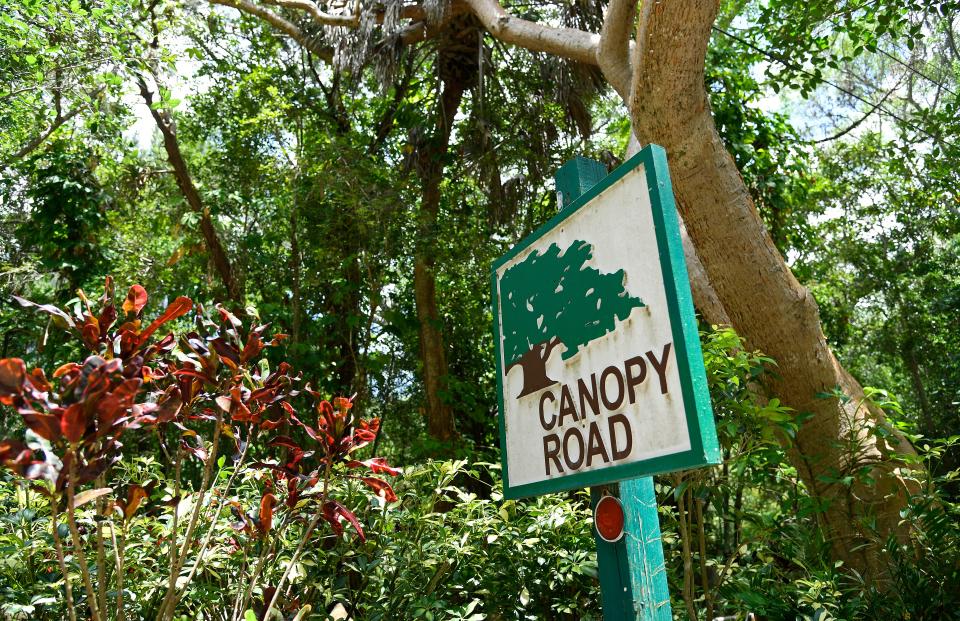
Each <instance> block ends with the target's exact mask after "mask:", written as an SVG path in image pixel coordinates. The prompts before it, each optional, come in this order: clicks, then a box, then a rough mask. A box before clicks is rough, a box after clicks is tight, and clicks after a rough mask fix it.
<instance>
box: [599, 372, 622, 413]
mask: <svg viewBox="0 0 960 621" xmlns="http://www.w3.org/2000/svg"><path fill="white" fill-rule="evenodd" d="M611 375H612V376H614V377H615V378H616V379H617V398H616V399H609V398H608V395H607V377H609V376H611ZM600 398H601V399H602V400H603V406H604V407H605V408H607V409H608V410H616V409H617V408H619V407H620V405H621V404H622V403H623V375H621V374H620V369H618V368H617V367H607V368H606V369H604V370H603V373H601V374H600Z"/></svg>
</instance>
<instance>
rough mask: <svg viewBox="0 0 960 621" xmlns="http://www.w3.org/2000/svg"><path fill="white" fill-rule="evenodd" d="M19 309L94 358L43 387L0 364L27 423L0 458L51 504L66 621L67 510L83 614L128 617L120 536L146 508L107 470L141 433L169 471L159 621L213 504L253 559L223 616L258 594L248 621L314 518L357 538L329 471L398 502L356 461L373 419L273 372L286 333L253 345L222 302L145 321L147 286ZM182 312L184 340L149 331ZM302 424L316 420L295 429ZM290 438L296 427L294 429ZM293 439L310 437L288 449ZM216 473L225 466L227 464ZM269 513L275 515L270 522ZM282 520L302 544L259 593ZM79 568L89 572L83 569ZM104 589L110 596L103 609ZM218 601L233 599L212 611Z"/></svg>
mask: <svg viewBox="0 0 960 621" xmlns="http://www.w3.org/2000/svg"><path fill="white" fill-rule="evenodd" d="M15 299H16V300H17V301H18V302H19V303H20V304H21V305H23V306H29V307H36V308H39V309H40V310H41V311H43V312H45V313H48V314H49V315H50V316H51V318H52V321H53V322H54V323H55V324H56V325H58V326H59V327H61V328H63V329H66V330H67V331H68V332H70V333H71V334H73V335H74V336H75V337H77V338H78V339H79V340H80V342H81V343H82V345H83V347H84V348H85V349H86V350H87V351H88V352H89V354H90V355H89V356H88V357H87V358H86V359H85V360H84V361H83V362H79V363H67V364H64V365H63V366H61V367H60V368H58V369H57V370H56V371H54V372H53V374H52V380H49V379H48V378H47V376H46V375H45V373H44V372H43V370H41V369H33V370H32V371H28V370H27V368H26V365H25V364H24V362H23V360H21V359H19V358H6V359H2V360H0V405H5V406H10V407H12V408H13V409H14V410H16V412H17V413H18V414H19V415H20V417H21V419H22V420H23V423H24V425H25V426H26V427H27V429H28V431H27V434H26V438H25V441H20V440H3V441H0V462H2V463H3V464H4V465H5V466H6V467H8V468H9V469H11V470H12V471H13V472H14V473H16V474H17V475H19V476H21V477H23V478H25V479H28V480H30V481H32V482H33V484H32V488H33V489H34V490H35V491H36V492H39V493H40V494H42V495H43V496H44V497H46V498H47V500H48V502H49V506H50V513H51V532H52V535H53V540H54V546H55V550H56V555H57V560H58V563H59V566H60V570H61V572H62V573H63V576H64V590H65V597H66V605H67V610H68V612H69V616H70V619H71V621H75V619H76V618H77V616H76V615H77V609H78V605H77V604H75V602H74V598H73V593H72V590H71V582H70V572H69V570H68V567H67V563H66V558H67V556H66V552H65V546H64V542H63V541H62V540H61V537H60V534H59V529H58V526H59V523H60V521H61V516H66V523H67V526H68V529H69V533H70V549H72V552H73V555H74V561H75V562H76V563H77V564H78V565H79V570H80V575H81V579H82V582H83V589H84V592H85V595H86V597H85V604H86V607H87V608H88V609H89V617H90V618H92V619H94V620H95V621H105V620H106V619H109V618H115V619H123V618H124V610H125V602H124V585H123V577H124V574H125V570H124V546H125V542H126V535H127V527H128V524H129V523H130V521H131V520H132V519H133V518H134V516H135V515H136V513H137V511H138V509H139V508H141V507H143V506H144V505H145V504H148V503H150V498H149V495H150V492H149V490H148V489H146V487H145V486H140V485H136V484H131V485H128V486H127V488H126V490H123V491H121V490H120V489H117V486H116V485H115V483H114V481H113V479H112V474H113V468H112V466H114V465H115V464H116V463H117V462H118V461H119V460H121V459H122V458H123V457H124V453H123V440H124V437H125V436H127V437H130V436H132V435H133V434H141V437H138V438H134V439H135V440H137V441H139V444H143V443H144V442H149V441H150V437H153V438H155V439H156V441H157V442H158V443H159V449H160V451H162V453H163V454H164V455H165V456H166V459H167V461H168V463H169V464H170V465H171V467H172V469H173V474H172V479H173V488H174V489H173V498H172V499H171V500H170V501H168V502H165V503H160V502H156V503H154V504H155V505H156V506H155V507H154V509H157V510H160V511H167V512H169V513H170V520H169V523H170V524H171V525H172V526H171V527H170V529H169V532H167V533H166V535H165V537H163V539H164V540H165V542H166V552H165V554H164V556H165V557H166V559H167V560H166V563H167V565H168V567H167V569H168V572H167V578H168V579H167V583H166V589H165V590H163V595H162V598H159V597H158V603H157V605H156V607H155V612H156V619H158V621H167V620H169V619H171V618H172V617H173V614H174V611H175V610H176V608H177V605H178V603H179V601H180V599H181V597H182V595H183V593H184V592H185V590H186V589H187V588H189V585H190V583H191V581H192V580H193V578H194V576H195V575H196V573H197V571H198V569H199V568H201V566H202V563H201V559H202V558H203V555H204V553H205V552H206V551H207V550H208V549H209V547H210V545H211V543H212V540H213V538H214V537H215V536H216V535H217V531H216V529H215V524H216V523H217V521H218V520H219V518H220V517H221V514H222V512H223V511H224V510H225V509H228V510H229V511H230V512H232V516H233V519H234V520H235V521H234V523H233V527H234V529H235V530H236V531H237V532H238V537H240V538H245V541H244V543H243V546H242V547H243V549H244V550H245V552H244V554H245V555H246V551H247V550H248V549H250V548H251V546H255V549H256V550H257V556H256V558H255V561H254V562H252V563H249V564H248V563H245V564H244V567H245V568H247V571H248V574H249V575H245V576H237V583H238V584H240V585H245V586H244V587H242V588H240V589H238V591H237V594H236V597H235V598H234V601H233V604H232V610H231V614H230V616H229V618H230V619H239V618H242V616H243V615H244V613H245V611H246V610H247V609H248V607H249V606H251V605H252V597H253V594H254V592H255V590H256V588H257V587H258V586H260V587H261V590H262V592H263V593H264V601H263V605H264V608H263V613H262V616H261V617H260V618H269V617H270V612H271V610H272V609H273V608H274V607H275V606H276V605H277V601H278V599H279V598H280V597H281V594H282V593H283V587H284V585H285V583H286V581H287V580H288V579H289V578H290V574H291V569H292V568H293V567H294V566H295V565H296V563H297V562H298V561H299V559H300V556H301V554H302V553H303V550H304V548H305V546H306V545H307V543H308V542H309V541H310V540H311V537H312V536H313V535H314V533H315V531H316V527H317V525H318V524H319V523H320V521H321V520H322V521H324V522H326V523H327V524H329V525H330V527H331V529H332V530H333V532H334V533H335V534H336V535H337V536H340V535H342V533H343V527H344V524H346V523H348V524H350V525H351V526H352V527H353V528H354V529H355V531H356V535H357V537H358V538H359V539H360V540H365V535H364V532H363V528H362V526H361V524H360V522H359V520H358V519H357V517H356V516H355V515H354V514H353V512H351V511H350V509H348V508H347V507H346V506H344V505H343V504H342V503H341V502H340V501H338V500H337V499H335V498H333V497H332V495H331V493H330V492H331V489H332V482H333V481H334V479H335V478H336V477H341V478H349V479H354V480H357V481H360V482H362V483H363V484H365V485H366V486H368V487H369V488H370V489H372V490H373V492H374V493H375V494H376V495H377V496H379V497H380V498H382V499H383V500H384V501H385V502H392V501H395V500H396V496H395V494H394V492H393V489H392V488H391V486H390V484H389V483H388V482H387V481H385V480H384V479H382V478H378V477H376V476H373V475H383V474H386V475H396V474H398V473H399V470H398V469H395V468H392V467H390V466H389V465H388V464H387V463H386V462H385V461H384V460H383V459H380V458H371V459H367V460H364V461H360V460H357V459H355V458H354V457H353V453H354V452H355V451H356V450H357V449H360V448H362V447H364V446H366V445H367V444H369V443H371V442H372V441H373V440H374V439H375V438H376V435H377V432H378V431H379V420H378V419H372V420H363V419H361V418H359V417H357V416H356V415H355V414H354V403H353V401H352V399H349V398H345V397H337V398H335V399H334V400H333V403H330V402H329V401H326V400H324V399H323V398H322V397H321V395H320V394H319V393H318V392H316V391H315V390H312V389H310V387H309V386H305V387H302V388H299V387H298V386H299V384H300V379H301V378H300V376H299V375H294V373H293V371H292V369H291V367H290V365H289V364H287V363H286V362H281V363H280V364H279V365H278V366H277V367H276V369H275V370H273V371H272V372H271V371H270V370H269V366H268V364H267V361H266V360H265V359H264V358H263V356H262V354H263V352H264V350H265V348H268V347H272V346H276V345H278V344H279V343H280V342H281V341H282V339H283V338H284V337H285V335H282V334H276V335H273V336H272V337H265V336H264V335H265V332H266V331H267V327H268V326H266V325H254V326H251V327H250V328H249V329H246V330H245V329H244V326H243V323H242V322H241V321H240V320H239V319H238V318H237V317H236V316H235V315H234V314H233V313H231V312H230V311H229V310H227V309H225V308H223V307H222V306H219V305H218V306H217V307H216V314H215V315H214V316H213V317H212V318H211V317H208V316H207V315H206V314H204V312H203V311H202V309H195V308H194V304H193V302H192V301H191V300H190V299H188V298H185V297H179V298H177V299H176V300H174V301H173V302H172V303H170V304H169V305H168V306H167V308H166V310H164V312H163V313H161V315H160V316H159V317H157V318H156V319H154V320H153V321H152V322H150V323H148V324H146V322H145V320H144V319H143V309H144V307H145V306H146V304H147V293H146V291H145V290H144V289H143V287H141V286H139V285H134V286H133V287H131V288H130V289H129V291H128V292H127V296H126V298H125V299H124V301H123V302H122V304H121V305H120V307H119V309H118V308H117V306H116V304H115V303H114V287H113V283H112V280H111V279H109V278H108V279H107V282H106V286H105V290H104V294H103V296H102V297H101V298H100V300H99V303H98V304H94V303H93V302H91V301H90V300H89V299H87V298H86V297H85V296H84V295H83V294H82V292H81V293H80V302H79V303H78V304H77V305H76V306H75V308H74V309H73V311H72V313H71V312H68V311H67V310H63V309H60V308H57V307H54V306H50V305H38V304H34V303H33V302H29V301H27V300H24V299H21V298H15ZM95 307H96V308H95ZM195 310H196V312H194V311H195ZM191 312H193V328H192V329H191V330H189V331H187V332H185V333H183V334H179V335H175V334H173V333H166V334H164V335H163V336H158V335H159V333H160V329H161V328H163V327H164V325H165V324H167V323H168V322H171V321H173V320H176V319H179V318H182V317H184V316H186V315H188V314H190V313H191ZM304 403H306V404H307V406H308V407H309V411H310V412H311V414H310V415H309V416H307V415H305V414H298V411H297V409H296V407H295V404H297V405H299V406H300V407H302V405H301V404H304ZM314 417H315V421H316V422H315V423H308V422H304V421H305V420H314ZM298 428H299V429H302V433H301V432H296V431H295V430H296V429H298ZM297 435H299V436H305V437H306V438H307V439H308V441H307V442H305V443H301V442H299V441H298V440H296V439H294V436H297ZM148 436H150V437H148ZM251 446H254V447H256V448H255V449H254V450H251ZM225 447H227V448H229V449H230V450H231V458H232V459H231V461H232V462H233V463H232V470H231V471H230V475H229V476H219V474H220V473H218V472H215V470H216V469H217V468H218V455H220V453H221V451H224V450H226V449H225ZM252 453H258V454H259V457H258V458H257V459H256V461H254V460H253V459H251V458H250V455H251V454H252ZM191 458H192V459H197V460H199V462H201V464H202V475H201V476H200V481H199V484H198V485H195V486H193V489H190V490H187V489H185V488H183V487H182V486H185V480H184V477H183V476H182V475H183V465H184V462H185V460H186V459H191ZM219 463H220V464H221V466H220V467H225V466H226V464H225V460H221V461H220V462H219ZM250 469H263V470H264V471H267V472H270V473H271V474H272V476H270V477H268V478H266V485H265V487H264V489H263V493H262V497H261V500H260V502H259V506H257V507H253V508H251V509H250V510H245V507H244V506H242V504H241V502H240V501H239V500H236V499H231V496H230V494H231V490H232V489H233V488H234V484H235V483H236V482H237V478H238V476H240V475H241V474H243V473H244V472H248V471H250ZM353 472H360V473H361V474H353ZM188 495H190V496H191V500H192V502H191V503H189V505H188V506H189V507H190V509H189V510H187V511H185V512H184V513H185V514H184V515H180V511H179V508H180V506H181V502H180V501H181V500H182V499H183V498H185V497H186V496H188ZM278 496H279V498H278ZM90 502H95V503H96V509H97V515H98V520H97V527H96V528H95V529H94V532H93V533H86V534H84V533H82V532H81V528H79V527H78V525H77V514H76V510H77V509H78V508H79V507H81V506H83V505H84V504H87V503H90ZM277 511H282V512H283V515H282V519H281V521H280V522H278V515H277ZM292 523H301V524H304V529H303V534H302V536H301V537H300V540H299V543H298V546H297V548H296V550H295V551H294V553H293V555H292V556H291V557H290V559H289V560H288V561H287V562H286V567H285V569H284V571H283V574H282V576H281V577H280V579H279V580H278V581H277V583H276V584H274V585H267V584H262V583H261V582H262V579H263V577H264V575H265V574H266V573H267V572H266V569H267V568H268V567H269V566H270V564H271V563H274V562H276V561H277V557H278V550H277V537H275V536H273V537H271V534H272V531H273V530H274V529H275V528H281V527H286V525H289V524H292ZM157 543H158V544H160V541H158V542H157ZM238 547H240V546H239V545H238ZM108 552H109V553H110V554H109V555H108ZM91 557H93V558H92V560H89V559H91ZM108 557H112V558H111V560H110V562H109V563H108V560H107V559H108ZM245 558H246V556H245ZM191 560H192V561H193V562H192V563H191V565H190V570H189V571H186V570H185V568H186V567H187V563H188V561H191ZM91 562H92V563H95V566H96V572H92V571H91ZM108 565H113V567H112V568H110V569H115V571H110V570H108ZM111 580H112V583H111ZM108 592H111V593H114V594H115V598H116V600H115V602H114V605H112V606H111V605H110V604H109V603H108V601H107V593H108ZM224 607H225V608H228V607H230V604H229V603H227V602H224ZM292 607H294V608H295V607H296V604H295V602H293V605H292Z"/></svg>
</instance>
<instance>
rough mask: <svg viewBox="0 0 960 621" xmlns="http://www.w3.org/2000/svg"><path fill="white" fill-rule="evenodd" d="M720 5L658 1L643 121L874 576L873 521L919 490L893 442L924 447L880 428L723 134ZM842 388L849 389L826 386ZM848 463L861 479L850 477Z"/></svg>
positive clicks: (723, 288)
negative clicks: (707, 83)
mask: <svg viewBox="0 0 960 621" xmlns="http://www.w3.org/2000/svg"><path fill="white" fill-rule="evenodd" d="M716 11H717V3H716V2H713V1H709V0H696V1H694V0H690V1H684V2H663V3H660V4H657V5H656V9H655V10H654V11H653V14H652V16H651V20H650V23H649V25H648V28H647V29H646V40H642V39H641V38H640V37H638V45H640V46H641V47H640V55H639V56H640V57H641V58H642V61H641V65H642V68H641V69H640V70H639V75H638V76H637V78H635V80H634V84H633V94H632V98H631V115H632V121H633V127H634V130H635V131H636V132H637V134H638V137H639V138H640V139H641V140H642V141H643V142H645V143H648V142H653V143H657V144H660V145H662V146H663V147H664V148H665V149H666V150H667V154H668V157H669V160H670V166H671V175H672V179H673V187H674V190H675V192H676V194H677V198H678V206H679V209H680V211H681V214H682V216H683V219H684V221H685V222H686V225H687V230H688V232H689V234H690V237H691V239H692V240H693V242H694V245H695V247H696V250H697V253H698V255H699V257H700V259H701V261H702V263H703V266H704V268H705V270H706V272H707V275H708V277H709V279H710V282H711V284H712V285H713V287H714V290H715V291H716V293H717V296H718V298H719V300H720V302H721V304H722V305H723V307H724V309H725V310H726V312H727V314H728V315H729V317H730V320H731V323H732V325H733V327H734V328H735V329H736V330H737V331H738V332H739V333H740V335H741V336H743V337H744V338H745V339H746V340H747V342H748V344H749V346H750V347H755V348H758V349H760V350H762V351H763V352H765V353H766V354H768V355H770V356H772V357H773V358H774V359H775V360H776V361H777V363H778V365H779V366H778V369H777V376H778V378H777V379H775V380H772V381H771V383H770V386H769V388H770V390H771V391H772V393H773V394H775V395H777V396H778V397H779V398H780V399H781V401H782V402H784V403H785V404H786V405H789V406H790V407H792V408H794V409H795V410H796V411H797V412H798V413H807V414H809V415H810V418H809V420H808V421H807V422H805V423H803V424H802V425H801V427H800V430H799V432H798V433H797V437H796V439H795V441H794V442H793V443H792V444H791V447H790V449H789V454H790V457H791V460H792V462H793V463H794V465H795V466H796V467H797V469H798V471H799V472H800V475H801V477H802V478H803V481H804V483H805V484H806V486H807V488H808V489H809V490H810V492H812V494H813V495H814V497H815V498H816V499H817V500H818V501H820V502H821V503H825V504H826V510H825V512H824V515H823V517H824V520H825V524H826V528H827V535H828V537H829V538H830V541H831V544H832V547H833V552H834V555H835V557H836V558H837V559H839V560H842V561H844V563H845V565H846V567H847V568H850V569H854V570H856V571H858V572H860V574H861V575H863V576H864V577H865V578H866V579H867V580H876V579H880V578H882V576H883V575H884V573H885V567H884V566H883V561H882V558H881V554H880V545H881V544H880V542H878V541H876V540H875V539H873V538H872V537H871V534H872V533H871V530H872V528H873V527H875V528H876V529H877V532H878V533H880V534H890V533H900V534H902V531H903V527H901V526H899V510H900V509H901V508H902V507H903V506H904V503H905V501H906V498H907V494H906V493H904V492H905V488H904V483H903V481H902V479H901V478H899V477H898V476H897V473H896V468H898V467H901V466H902V463H901V462H899V461H897V460H896V458H895V457H894V456H893V455H892V453H893V451H895V450H898V451H901V452H912V448H911V447H910V446H909V444H908V443H907V442H906V441H905V440H904V439H903V438H902V437H901V436H899V435H893V436H891V437H892V440H891V441H890V442H891V444H888V443H887V442H884V441H882V440H881V439H879V438H878V436H877V435H876V434H875V433H873V430H875V429H876V428H877V427H879V426H886V421H885V420H884V417H883V415H882V413H881V412H879V411H877V410H876V409H875V408H872V407H867V406H865V405H864V404H863V403H862V400H863V390H862V388H861V387H860V385H859V384H858V383H857V382H856V380H854V379H853V378H852V377H851V376H850V375H849V374H848V373H847V372H846V371H845V370H844V369H843V368H842V367H841V366H840V365H839V363H838V362H837V360H836V358H835V357H834V355H833V353H832V352H831V350H830V348H829V346H828V345H827V343H826V339H825V338H824V335H823V331H822V330H821V327H820V317H819V311H818V309H817V305H816V303H815V301H814V299H813V296H812V295H811V294H810V292H809V291H807V290H806V289H805V288H804V287H803V286H801V285H800V283H799V282H797V280H796V278H795V277H794V276H793V274H792V273H791V271H790V269H789V267H788V266H787V265H786V263H785V262H784V260H783V257H782V256H781V255H780V253H779V252H778V251H777V249H776V247H775V246H774V244H773V242H772V241H771V239H770V236H769V234H768V232H767V230H766V228H765V227H764V224H763V222H762V221H761V219H760V217H759V215H758V213H757V210H756V208H755V206H754V204H753V201H752V200H751V198H750V195H749V193H748V191H747V188H746V186H745V184H744V182H743V179H742V178H741V176H740V173H739V172H738V170H737V168H736V165H735V164H734V161H733V158H732V157H731V156H730V154H729V153H728V152H727V150H726V148H725V147H724V145H723V143H722V142H721V140H720V136H719V135H718V133H717V131H716V128H715V126H714V123H713V117H712V115H711V111H710V106H709V103H708V100H707V94H706V91H705V88H704V76H703V69H704V57H705V55H706V49H707V43H708V41H709V39H710V32H711V26H712V24H713V21H714V19H715V18H716ZM837 388H839V389H840V390H841V391H842V392H843V394H844V395H846V396H847V397H848V398H849V400H838V399H836V398H832V397H830V398H824V397H822V396H818V395H823V394H824V393H831V392H833V391H834V390H835V389H837ZM891 431H892V430H891ZM858 472H859V473H861V474H868V475H869V477H870V478H872V481H871V480H870V479H868V478H865V477H858V476H856V475H857V473H858ZM848 474H852V475H854V477H853V479H852V480H850V481H849V482H848V483H844V482H841V479H842V478H843V477H844V476H846V475H848ZM873 520H875V522H873V526H870V524H871V522H872V521H873Z"/></svg>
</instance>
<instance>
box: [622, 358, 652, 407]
mask: <svg viewBox="0 0 960 621" xmlns="http://www.w3.org/2000/svg"><path fill="white" fill-rule="evenodd" d="M633 367H640V375H634V374H633V373H632V372H631V370H630V369H631V368H633ZM623 372H624V374H625V375H626V376H627V390H629V391H630V405H633V404H634V402H635V401H636V400H637V396H636V394H635V392H634V388H635V387H636V386H639V385H640V384H642V383H643V380H645V379H647V363H645V362H644V361H643V356H635V357H633V358H631V359H630V360H627V361H626V362H624V363H623Z"/></svg>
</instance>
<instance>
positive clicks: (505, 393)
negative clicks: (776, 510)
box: [492, 145, 719, 497]
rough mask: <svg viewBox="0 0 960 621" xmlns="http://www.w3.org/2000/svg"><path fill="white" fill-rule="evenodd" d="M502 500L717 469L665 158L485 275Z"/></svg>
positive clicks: (546, 229)
mask: <svg viewBox="0 0 960 621" xmlns="http://www.w3.org/2000/svg"><path fill="white" fill-rule="evenodd" d="M492 286H493V311H494V330H495V336H496V345H497V363H498V387H499V393H500V395H499V396H500V430H501V447H502V451H503V452H502V455H503V466H504V489H505V495H506V496H507V497H519V496H529V495H534V494H541V493H547V492H552V491H559V490H564V489H571V488H574V487H584V486H588V485H598V484H602V483H609V482H613V481H617V480H621V479H626V478H634V477H638V476H647V475H651V474H656V473H662V472H668V471H674V470H682V469H686V468H692V467H696V466H702V465H705V464H710V463H717V462H718V461H719V450H718V447H717V440H716V432H715V430H714V424H713V415H712V412H711V409H710V401H709V394H708V392H707V387H706V377H705V373H704V368H703V359H702V353H701V351H700V342H699V338H698V333H697V324H696V319H695V316H694V311H693V304H692V302H691V297H690V290H689V283H688V281H687V273H686V267H685V265H684V262H683V250H682V247H681V242H680V234H679V229H678V224H677V214H676V208H675V206H674V202H673V194H672V190H671V187H670V180H669V176H668V174H667V168H666V157H665V154H664V152H663V149H661V148H660V147H657V146H655V145H651V146H649V147H647V148H646V149H644V150H643V151H641V152H640V153H638V154H637V155H636V156H634V157H633V158H632V159H630V160H629V161H628V162H626V163H625V164H623V165H622V166H621V167H619V168H618V169H617V170H616V171H614V172H613V173H611V174H610V175H608V176H607V177H606V178H605V179H603V180H602V181H601V182H600V183H598V184H597V185H596V186H594V187H593V188H591V190H590V191H588V192H587V193H586V194H584V195H583V196H582V197H580V198H579V199H578V200H576V201H575V202H574V203H573V204H572V205H570V206H569V207H568V208H566V209H564V210H563V211H562V212H561V213H560V214H558V215H557V216H556V217H554V218H553V219H552V220H551V221H550V222H548V223H547V224H545V225H544V226H543V227H541V228H540V229H539V230H537V231H536V232H535V233H533V234H532V235H530V236H529V237H528V238H526V239H525V240H523V241H522V242H520V243H519V244H517V246H516V247H514V248H513V249H512V250H511V251H510V252H509V253H507V254H506V255H505V256H504V257H502V258H501V259H500V260H498V261H497V262H496V263H495V264H494V267H493V274H492Z"/></svg>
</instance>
